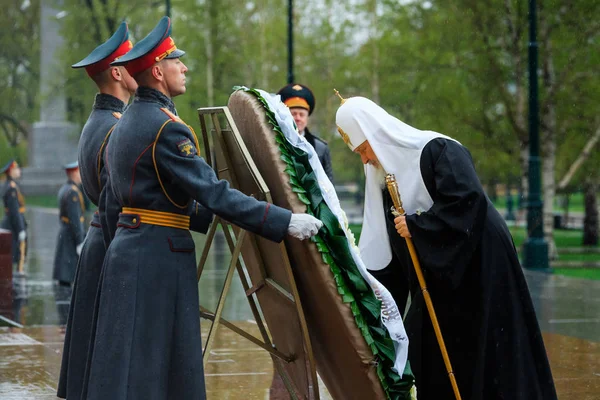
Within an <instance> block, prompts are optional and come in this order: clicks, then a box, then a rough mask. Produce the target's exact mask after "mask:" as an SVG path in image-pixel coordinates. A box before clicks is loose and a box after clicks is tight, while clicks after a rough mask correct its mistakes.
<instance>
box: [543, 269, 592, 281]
mask: <svg viewBox="0 0 600 400" xmlns="http://www.w3.org/2000/svg"><path fill="white" fill-rule="evenodd" d="M552 273H554V274H556V275H564V276H568V277H571V278H583V279H593V280H596V281H597V280H600V270H598V269H593V268H554V269H553V270H552Z"/></svg>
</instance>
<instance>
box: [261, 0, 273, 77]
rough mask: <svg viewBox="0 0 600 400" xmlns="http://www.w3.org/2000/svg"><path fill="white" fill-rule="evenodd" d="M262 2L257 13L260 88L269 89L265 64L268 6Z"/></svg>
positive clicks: (267, 70)
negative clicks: (258, 22)
mask: <svg viewBox="0 0 600 400" xmlns="http://www.w3.org/2000/svg"><path fill="white" fill-rule="evenodd" d="M266 3H267V2H266V1H264V2H263V4H262V6H263V7H262V10H260V11H258V13H259V15H260V35H259V37H258V40H259V41H260V59H261V60H262V62H261V63H260V80H259V82H260V87H261V88H268V87H269V66H270V65H271V64H270V63H268V62H266V60H267V59H268V55H267V20H268V18H267V16H266V14H267V13H268V12H269V11H268V10H269V6H268V4H266Z"/></svg>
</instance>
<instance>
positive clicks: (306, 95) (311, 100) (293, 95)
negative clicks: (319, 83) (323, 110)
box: [277, 83, 333, 183]
mask: <svg viewBox="0 0 600 400" xmlns="http://www.w3.org/2000/svg"><path fill="white" fill-rule="evenodd" d="M277 94H278V95H280V96H281V101H282V102H283V103H284V104H285V105H286V106H288V108H289V109H290V112H291V113H292V117H294V122H295V123H296V127H297V128H298V133H299V134H300V135H301V136H304V138H305V139H306V141H308V143H310V144H311V146H312V147H313V148H314V149H315V152H316V153H317V156H319V161H321V165H322V166H323V169H324V170H325V173H326V174H327V176H328V177H329V180H330V181H331V182H332V183H333V166H332V164H331V154H330V153H329V146H328V145H327V142H325V141H324V140H323V139H321V138H319V137H317V136H315V135H313V134H312V133H311V132H310V131H309V130H308V126H307V125H308V121H309V117H310V115H311V114H312V113H313V111H314V109H315V96H314V95H313V92H312V91H311V90H310V89H309V88H308V87H306V86H304V85H301V84H298V83H290V84H289V85H287V86H284V87H283V88H281V90H279V92H277Z"/></svg>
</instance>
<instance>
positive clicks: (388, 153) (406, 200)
mask: <svg viewBox="0 0 600 400" xmlns="http://www.w3.org/2000/svg"><path fill="white" fill-rule="evenodd" d="M336 124H337V126H338V132H339V133H340V135H341V136H342V138H343V139H344V142H346V144H347V145H348V147H350V150H352V151H354V149H356V147H358V146H359V145H360V144H362V143H363V142H364V141H365V140H368V141H369V144H370V145H371V148H372V149H373V152H374V153H375V155H376V156H377V159H378V160H379V163H380V165H381V168H383V170H384V171H385V173H389V174H394V175H395V176H396V181H397V182H398V189H399V191H400V195H401V196H402V203H403V206H404V210H405V211H406V214H415V213H418V212H423V211H427V210H429V209H430V208H431V206H432V205H433V200H432V199H431V196H430V195H429V192H428V191H427V188H426V187H425V183H424V182H423V178H422V176H421V168H420V160H421V153H422V152H423V148H424V147H425V145H427V143H429V142H430V141H431V140H433V139H436V138H445V139H450V140H453V139H451V138H449V137H448V136H445V135H442V134H441V133H437V132H433V131H422V130H419V129H416V128H413V127H412V126H410V125H407V124H405V123H404V122H402V121H400V120H399V119H397V118H395V117H393V116H391V115H390V114H388V113H387V112H386V111H385V110H384V109H383V108H381V107H379V106H378V105H377V104H375V103H374V102H372V101H371V100H369V99H367V98H364V97H350V98H348V99H344V100H342V105H341V106H340V108H339V109H338V111H337V114H336ZM365 176H366V182H365V205H364V216H363V228H362V232H361V235H360V242H359V245H358V247H359V248H360V253H361V257H362V259H363V261H364V263H365V265H366V266H367V268H368V269H370V270H380V269H383V268H385V267H387V266H388V265H389V263H390V261H391V259H392V249H391V247H390V242H389V236H388V233H387V230H386V225H385V217H386V216H385V214H384V212H387V211H384V209H383V195H382V188H384V187H385V184H384V182H380V180H382V179H383V178H384V176H385V174H384V173H383V171H381V170H378V168H377V167H375V166H373V165H370V164H366V165H365Z"/></svg>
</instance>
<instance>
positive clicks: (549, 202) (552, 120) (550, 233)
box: [540, 19, 558, 260]
mask: <svg viewBox="0 0 600 400" xmlns="http://www.w3.org/2000/svg"><path fill="white" fill-rule="evenodd" d="M540 25H541V26H542V32H543V33H542V35H541V37H542V40H543V48H544V51H543V53H542V54H543V56H542V63H541V65H542V85H543V87H544V90H545V92H546V93H552V92H553V90H552V89H553V87H554V86H555V85H556V73H555V70H554V59H553V58H552V42H551V41H550V39H549V37H548V34H547V33H546V32H545V31H547V29H548V28H547V24H546V21H545V20H544V19H542V20H541V24H540ZM556 126H557V123H556V100H555V97H554V96H553V95H551V94H550V95H549V97H548V98H546V99H545V102H544V106H543V107H542V109H541V139H542V141H541V143H542V194H543V203H544V206H543V213H544V237H545V239H546V242H547V243H548V259H550V260H555V259H557V258H558V251H557V249H556V242H555V241H554V195H555V194H556V176H555V167H556Z"/></svg>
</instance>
